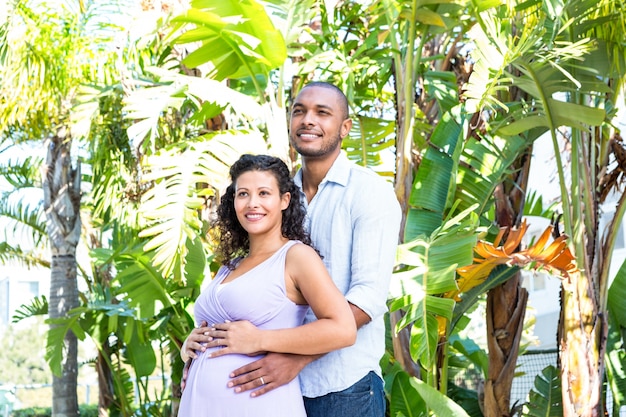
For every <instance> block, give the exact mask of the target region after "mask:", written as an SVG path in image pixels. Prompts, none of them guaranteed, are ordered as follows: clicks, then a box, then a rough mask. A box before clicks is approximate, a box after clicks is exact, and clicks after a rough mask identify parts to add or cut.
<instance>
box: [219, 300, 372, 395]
mask: <svg viewBox="0 0 626 417" xmlns="http://www.w3.org/2000/svg"><path fill="white" fill-rule="evenodd" d="M350 308H351V310H352V314H353V315H354V321H355V322H356V326H357V328H359V327H361V326H363V325H365V324H367V323H369V322H370V320H371V318H370V316H368V315H367V314H366V313H365V312H364V311H363V310H361V309H360V308H359V307H357V306H355V305H354V304H350ZM218 344H219V343H218ZM322 356H323V355H293V354H283V353H268V354H267V355H266V356H265V357H263V358H261V359H259V360H257V361H254V362H252V363H249V364H247V365H244V366H242V367H241V368H238V369H236V370H235V371H233V372H232V373H231V374H230V377H231V378H232V379H231V380H230V382H229V383H228V387H229V388H234V389H235V392H245V391H250V390H254V389H256V388H259V389H256V390H255V391H252V393H251V394H250V395H251V396H252V397H258V396H260V395H263V394H265V393H267V392H270V391H271V390H273V389H274V388H278V387H280V386H283V385H285V384H287V383H289V382H291V381H292V380H293V379H294V378H295V377H296V376H298V374H299V373H300V371H302V369H303V368H304V367H305V366H306V365H308V364H309V363H311V362H313V361H314V360H316V359H318V358H320V357H322ZM261 378H263V380H261Z"/></svg>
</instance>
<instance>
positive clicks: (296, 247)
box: [287, 240, 319, 261]
mask: <svg viewBox="0 0 626 417" xmlns="http://www.w3.org/2000/svg"><path fill="white" fill-rule="evenodd" d="M292 242H293V243H292V245H291V246H290V247H289V249H287V258H288V259H287V260H288V261H289V260H290V259H289V258H291V260H301V259H305V260H306V259H310V258H311V257H313V256H315V257H317V258H319V255H318V254H317V252H315V249H313V248H312V247H311V246H309V245H307V244H305V243H302V242H300V241H299V240H292Z"/></svg>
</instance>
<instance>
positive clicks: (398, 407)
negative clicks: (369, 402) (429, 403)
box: [389, 372, 428, 417]
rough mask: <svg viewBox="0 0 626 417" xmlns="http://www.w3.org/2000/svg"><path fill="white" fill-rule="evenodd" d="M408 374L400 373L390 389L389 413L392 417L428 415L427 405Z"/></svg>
mask: <svg viewBox="0 0 626 417" xmlns="http://www.w3.org/2000/svg"><path fill="white" fill-rule="evenodd" d="M410 379H411V377H410V376H409V375H408V374H407V373H406V372H398V373H397V374H396V375H395V378H394V379H393V384H392V385H391V387H390V388H391V389H390V392H389V394H390V401H389V411H390V415H392V416H406V417H421V416H426V415H427V411H428V410H427V409H426V403H425V402H424V400H423V399H422V397H421V396H420V395H419V394H418V393H417V391H416V390H415V387H413V385H411V383H410Z"/></svg>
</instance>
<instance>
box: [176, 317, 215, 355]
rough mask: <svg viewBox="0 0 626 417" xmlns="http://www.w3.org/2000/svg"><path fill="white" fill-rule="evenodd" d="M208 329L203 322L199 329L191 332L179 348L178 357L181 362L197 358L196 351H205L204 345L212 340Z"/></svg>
mask: <svg viewBox="0 0 626 417" xmlns="http://www.w3.org/2000/svg"><path fill="white" fill-rule="evenodd" d="M210 329H211V328H210V327H208V326H207V323H206V322H205V321H203V322H202V323H200V327H196V328H195V329H193V330H192V331H191V333H190V334H189V336H187V339H185V342H184V343H183V346H182V347H181V348H180V357H181V359H182V360H183V362H187V360H188V359H189V358H192V359H196V358H197V357H198V354H197V353H196V351H199V352H204V351H205V350H206V343H207V342H209V341H210V340H212V339H211V337H210V336H209V330H210Z"/></svg>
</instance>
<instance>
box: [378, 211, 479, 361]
mask: <svg viewBox="0 0 626 417" xmlns="http://www.w3.org/2000/svg"><path fill="white" fill-rule="evenodd" d="M476 225H477V224H476V216H475V215H473V214H472V212H471V209H468V210H466V211H465V212H462V213H460V214H459V215H458V216H457V217H454V218H451V219H447V220H446V222H445V223H443V225H442V226H440V227H439V228H438V229H436V230H435V231H434V232H433V234H432V236H429V237H428V238H424V237H423V236H420V237H418V238H417V239H415V240H414V241H411V242H408V243H405V244H403V245H400V246H399V248H398V252H397V263H398V264H400V265H403V268H402V269H401V270H400V271H398V272H396V273H394V275H393V278H392V280H391V285H390V297H391V301H390V304H389V309H390V311H398V310H401V311H402V312H403V313H404V314H403V316H402V318H401V319H400V320H399V321H398V322H397V323H396V328H395V329H394V331H396V332H398V331H400V329H402V328H404V327H407V326H409V325H411V341H410V351H411V355H412V357H413V358H414V360H419V361H420V362H421V363H422V365H423V366H424V367H426V368H429V367H430V366H432V364H433V363H434V361H435V358H436V355H435V353H436V350H437V346H438V343H439V337H440V330H441V329H440V328H439V322H438V321H437V318H438V317H441V318H445V319H446V320H448V321H450V320H451V319H452V313H453V310H454V306H455V302H454V300H452V299H450V298H445V297H442V295H443V294H444V293H446V292H449V291H453V290H455V289H456V288H457V285H456V281H455V278H456V268H457V266H463V265H467V264H470V263H471V262H472V255H473V248H474V245H475V244H476V234H475V227H476Z"/></svg>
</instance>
